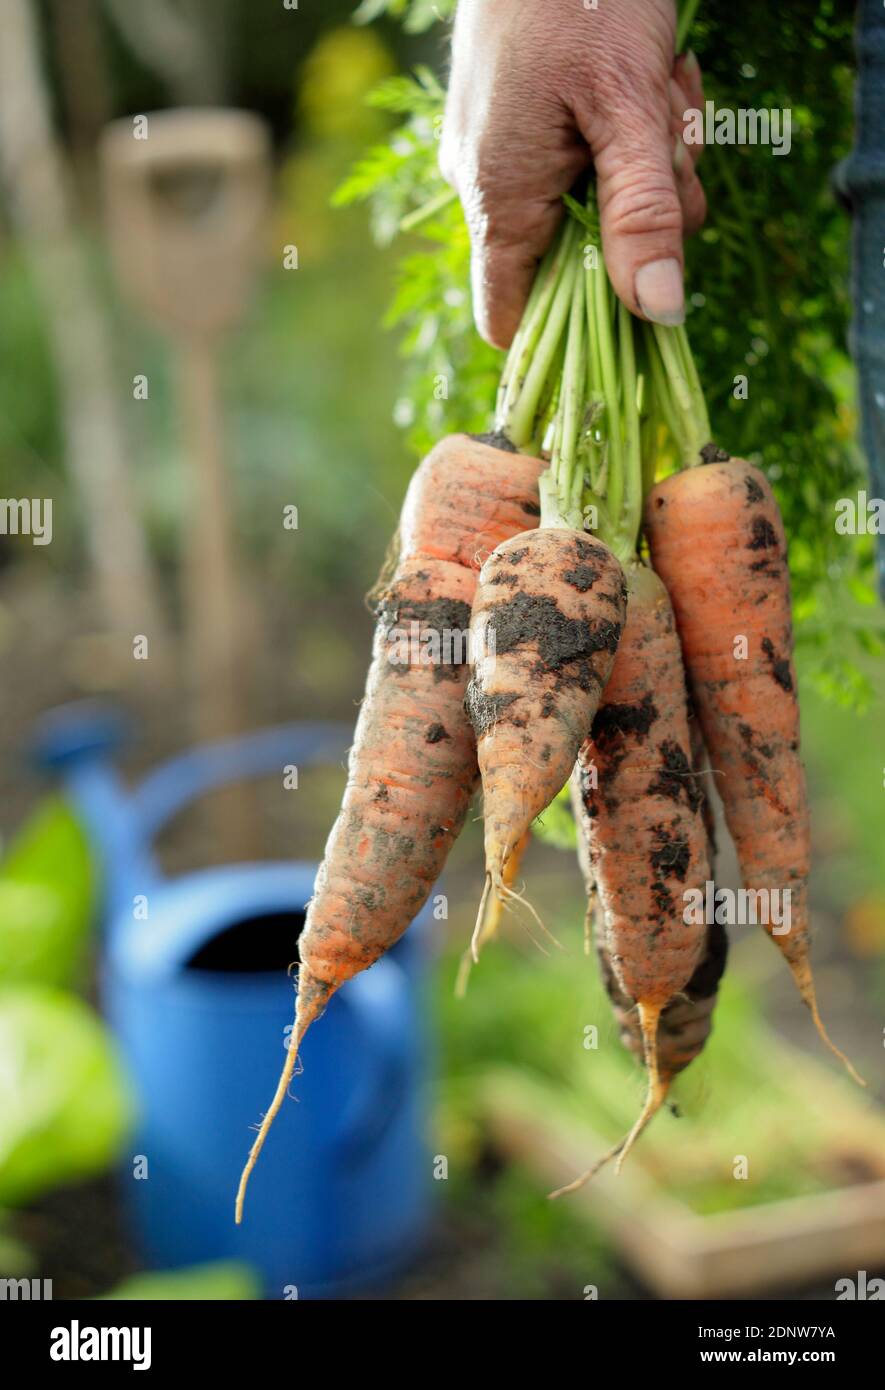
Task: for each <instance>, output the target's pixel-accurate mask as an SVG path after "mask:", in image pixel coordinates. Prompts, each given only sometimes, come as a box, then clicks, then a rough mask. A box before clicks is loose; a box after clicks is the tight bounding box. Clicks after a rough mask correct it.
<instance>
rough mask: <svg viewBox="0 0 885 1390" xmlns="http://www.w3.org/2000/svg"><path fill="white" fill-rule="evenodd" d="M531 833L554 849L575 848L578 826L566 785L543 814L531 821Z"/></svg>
mask: <svg viewBox="0 0 885 1390" xmlns="http://www.w3.org/2000/svg"><path fill="white" fill-rule="evenodd" d="M532 834H533V835H536V836H537V837H538V839H539V840H543V841H544V843H545V844H547V845H552V846H553V848H554V849H568V850H575V849H576V848H577V845H578V827H577V826H576V825H575V818H574V816H573V815H572V805H571V795H570V793H569V788H568V785H566V786H564V787H563V788H562V791H560V792H558V793H557V795H556V796H555V797H554V798H553V800H552V801H551V803H550V805H549V806H548V807H547V810H546V811H545V812H544V814H543V815H541V816H538V818H537V820H535V821H533V822H532Z"/></svg>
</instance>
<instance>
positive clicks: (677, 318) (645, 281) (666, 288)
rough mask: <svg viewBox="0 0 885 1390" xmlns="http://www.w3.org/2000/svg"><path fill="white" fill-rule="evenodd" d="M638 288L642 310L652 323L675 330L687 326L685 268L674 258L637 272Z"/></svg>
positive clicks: (636, 281) (651, 263) (652, 263)
mask: <svg viewBox="0 0 885 1390" xmlns="http://www.w3.org/2000/svg"><path fill="white" fill-rule="evenodd" d="M634 287H635V290H636V298H637V299H638V300H639V307H640V309H641V310H642V312H643V314H644V315H645V317H646V318H647V319H651V321H652V323H660V324H663V325H664V326H665V327H667V328H675V327H676V326H677V325H678V324H680V323H684V322H685V294H684V291H683V288H682V267H681V266H680V264H679V262H678V261H677V260H674V259H673V257H672V256H671V257H668V259H667V260H661V261H650V262H649V264H648V265H644V266H642V267H641V268H640V269H639V270H637V272H636V280H635V286H634Z"/></svg>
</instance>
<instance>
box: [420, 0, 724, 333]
mask: <svg viewBox="0 0 885 1390" xmlns="http://www.w3.org/2000/svg"><path fill="white" fill-rule="evenodd" d="M674 30H675V17H674V5H673V3H672V0H600V3H599V5H598V8H597V9H585V7H584V6H583V5H582V4H581V0H543V3H531V0H461V3H460V4H459V6H458V13H457V19H456V22H455V29H454V38H453V47H452V70H451V78H450V82H449V97H448V104H447V108H446V114H445V120H444V123H443V132H442V139H441V143H440V167H441V169H442V172H443V174H444V176H445V177H446V179H448V181H449V182H450V183H451V184H453V186H454V187H455V188H456V189H457V191H458V193H459V195H460V197H461V201H462V203H463V204H464V210H465V213H466V216H467V222H468V225H469V228H470V236H471V245H472V278H473V295H474V311H475V314H476V319H477V326H478V327H479V330H480V332H481V333H482V334H483V336H484V337H485V338H487V339H488V341H490V342H492V343H494V344H496V345H497V346H499V347H506V346H507V345H508V344H509V343H510V341H511V339H512V337H513V334H514V332H515V331H516V328H517V325H518V323H519V319H520V315H521V312H522V309H523V307H524V305H525V301H526V298H527V296H528V292H529V288H530V286H531V282H532V277H533V275H534V271H535V268H536V266H537V261H538V259H539V257H540V256H541V255H542V254H543V253H544V251H545V250H546V248H547V246H548V245H549V244H550V242H551V240H552V237H553V234H554V232H555V230H556V227H557V224H558V222H559V220H560V217H561V215H562V202H561V196H562V194H563V193H564V192H566V191H567V190H568V189H569V188H570V187H571V186H572V184H573V183H574V181H575V179H576V178H577V177H578V175H579V174H580V173H581V172H582V171H583V170H584V169H586V168H588V167H589V165H590V162H591V159H592V161H593V163H594V166H595V170H596V175H597V180H598V194H599V205H600V212H601V220H602V240H603V250H604V254H605V258H606V264H607V267H608V272H609V275H610V277H611V281H612V284H613V285H614V288H615V290H616V292H617V294H618V295H619V296H620V298H621V299H622V300H623V301H624V303H625V304H626V305H627V307H628V308H629V309H630V310H631V311H632V312H633V313H639V314H643V315H644V316H645V317H647V318H653V319H655V320H657V321H658V322H661V323H670V324H673V323H678V322H681V321H682V314H683V310H684V306H683V297H682V264H683V256H682V239H683V235H685V234H688V233H691V232H693V231H695V230H696V229H697V228H698V227H699V226H700V224H701V222H702V221H703V219H704V214H705V203H704V195H703V191H702V189H701V185H700V183H699V181H698V178H697V175H696V173H695V162H696V160H697V156H698V154H699V153H700V146H698V145H686V144H685V143H684V142H683V140H682V130H683V124H684V122H683V113H684V112H685V110H686V109H687V108H689V107H697V108H701V109H702V108H703V100H704V97H703V88H702V85H701V77H700V71H699V68H698V65H697V61H696V59H694V57H693V56H688V57H680V58H679V59H678V60H677V61H676V62H675V63H674V61H673V44H674ZM660 262H670V263H671V264H670V267H669V270H668V271H665V272H663V273H651V272H650V273H649V274H648V275H646V276H645V278H644V281H642V280H641V281H640V285H639V292H638V293H637V274H638V273H639V272H640V271H641V270H642V268H643V267H649V266H651V265H652V264H658V263H660ZM673 263H675V264H673Z"/></svg>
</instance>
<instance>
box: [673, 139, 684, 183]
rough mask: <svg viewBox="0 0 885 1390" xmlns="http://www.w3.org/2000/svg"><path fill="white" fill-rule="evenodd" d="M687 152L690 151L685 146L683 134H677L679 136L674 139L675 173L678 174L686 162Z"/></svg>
mask: <svg viewBox="0 0 885 1390" xmlns="http://www.w3.org/2000/svg"><path fill="white" fill-rule="evenodd" d="M687 153H688V151H687V150H686V148H685V141H684V140H683V138H682V136H681V135H677V136H676V139H675V140H674V141H673V172H674V173H676V174H678V173H679V171H680V169H681V168H682V166H683V164H684V163H685V156H686V154H687Z"/></svg>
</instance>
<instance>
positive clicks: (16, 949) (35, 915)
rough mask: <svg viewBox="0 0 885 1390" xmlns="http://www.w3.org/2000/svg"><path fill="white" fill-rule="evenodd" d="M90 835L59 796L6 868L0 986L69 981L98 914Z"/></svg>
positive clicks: (0, 885) (1, 891)
mask: <svg viewBox="0 0 885 1390" xmlns="http://www.w3.org/2000/svg"><path fill="white" fill-rule="evenodd" d="M94 889H95V885H94V872H93V865H92V859H91V856H90V853H89V846H88V843H87V841H86V837H85V835H84V833H83V831H82V829H81V827H80V825H79V823H78V821H77V820H76V819H75V817H74V816H73V814H72V813H71V811H70V808H69V807H68V806H67V805H66V803H65V802H64V801H62V800H61V798H59V797H51V798H49V799H48V800H46V801H45V802H43V803H42V805H41V806H40V807H38V809H37V811H36V812H35V813H34V814H33V815H32V816H31V818H30V819H29V820H28V822H27V823H26V825H24V826H23V828H22V829H21V830H20V831H19V833H18V835H17V836H16V838H15V840H14V841H13V843H12V845H11V847H10V849H9V851H8V852H7V854H6V857H5V858H4V860H3V862H2V864H0V984H4V985H5V984H13V983H15V984H25V983H27V984H41V985H64V984H71V983H72V982H73V981H74V979H75V978H76V975H77V973H78V967H79V966H80V964H81V962H82V958H83V953H84V947H85V945H86V942H87V940H88V936H89V928H90V924H91V921H92V915H93V910H94Z"/></svg>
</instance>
